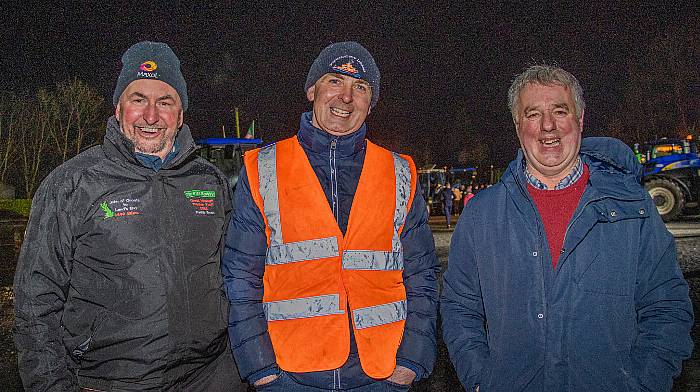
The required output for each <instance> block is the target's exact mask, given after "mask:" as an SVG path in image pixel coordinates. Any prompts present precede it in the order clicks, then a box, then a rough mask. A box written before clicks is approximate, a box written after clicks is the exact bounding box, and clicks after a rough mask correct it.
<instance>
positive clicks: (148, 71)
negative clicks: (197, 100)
mask: <svg viewBox="0 0 700 392" xmlns="http://www.w3.org/2000/svg"><path fill="white" fill-rule="evenodd" d="M122 64H123V66H122V71H121V73H120V74H119V79H117V86H116V88H115V89H114V97H113V98H112V103H114V106H115V107H116V106H117V103H119V98H120V97H121V95H122V93H123V92H124V90H126V87H127V86H128V85H129V83H131V82H133V81H134V80H137V79H155V80H160V81H162V82H165V83H167V84H169V85H170V86H171V87H172V88H174V89H175V91H177V94H178V95H179V96H180V101H181V102H182V110H183V111H186V110H187V105H188V100H187V84H186V83H185V78H184V77H183V76H182V72H180V60H178V58H177V56H175V53H174V52H173V50H172V49H170V47H169V46H168V45H167V44H164V43H162V42H149V41H142V42H139V43H137V44H134V45H132V46H131V47H130V48H129V49H128V50H127V51H126V52H124V55H123V56H122Z"/></svg>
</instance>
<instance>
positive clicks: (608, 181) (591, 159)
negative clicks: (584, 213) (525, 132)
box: [503, 137, 645, 202]
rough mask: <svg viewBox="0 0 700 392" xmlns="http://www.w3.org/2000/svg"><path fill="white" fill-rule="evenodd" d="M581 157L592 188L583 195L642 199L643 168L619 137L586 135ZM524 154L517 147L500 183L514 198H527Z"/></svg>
mask: <svg viewBox="0 0 700 392" xmlns="http://www.w3.org/2000/svg"><path fill="white" fill-rule="evenodd" d="M579 155H580V157H581V160H582V161H583V163H584V164H586V165H587V166H588V170H589V172H590V178H589V184H590V185H591V188H592V191H591V192H586V194H585V195H584V196H585V197H586V198H588V197H592V198H606V197H609V198H613V199H618V200H622V201H633V200H643V199H644V197H645V191H644V188H643V187H642V186H641V185H639V181H640V180H641V174H642V167H641V165H640V164H639V162H638V161H637V158H636V157H635V156H634V153H633V152H632V150H631V149H630V148H629V147H628V146H627V145H625V144H624V143H622V142H621V141H620V140H617V139H613V138H609V137H589V138H584V139H583V140H582V141H581V150H580V152H579ZM523 159H525V158H524V155H523V152H522V150H521V149H519V150H518V156H517V158H516V159H515V160H514V161H512V162H511V163H510V164H509V165H508V169H507V170H506V174H505V175H504V176H503V177H504V178H503V183H504V185H505V186H506V188H507V189H508V190H509V192H510V193H511V195H513V197H514V198H515V200H517V201H519V202H526V201H528V200H529V199H530V197H529V194H528V192H527V186H526V185H527V180H526V179H525V174H524V172H523V170H522V162H523Z"/></svg>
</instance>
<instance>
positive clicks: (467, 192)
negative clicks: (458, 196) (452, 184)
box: [462, 184, 474, 212]
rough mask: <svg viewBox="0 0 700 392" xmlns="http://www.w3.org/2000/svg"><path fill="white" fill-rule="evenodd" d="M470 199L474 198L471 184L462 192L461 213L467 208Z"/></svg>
mask: <svg viewBox="0 0 700 392" xmlns="http://www.w3.org/2000/svg"><path fill="white" fill-rule="evenodd" d="M472 197H474V194H473V193H472V186H471V184H469V185H467V188H466V189H465V190H464V196H463V197H462V198H463V199H464V201H463V205H462V212H464V209H465V208H466V207H467V203H468V202H469V200H471V198H472Z"/></svg>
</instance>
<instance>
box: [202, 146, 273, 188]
mask: <svg viewBox="0 0 700 392" xmlns="http://www.w3.org/2000/svg"><path fill="white" fill-rule="evenodd" d="M261 144H262V139H244V138H232V137H228V138H208V139H200V140H197V145H198V146H199V149H198V150H197V154H198V155H199V156H201V157H202V158H204V159H206V160H208V161H209V162H211V163H213V164H214V165H215V166H216V167H218V168H219V170H221V171H222V172H224V174H225V175H226V178H228V180H229V183H230V184H231V188H232V189H235V188H236V184H237V183H238V174H239V173H240V171H241V168H242V167H243V153H244V152H245V151H247V150H251V149H253V148H257V147H259V146H260V145H261Z"/></svg>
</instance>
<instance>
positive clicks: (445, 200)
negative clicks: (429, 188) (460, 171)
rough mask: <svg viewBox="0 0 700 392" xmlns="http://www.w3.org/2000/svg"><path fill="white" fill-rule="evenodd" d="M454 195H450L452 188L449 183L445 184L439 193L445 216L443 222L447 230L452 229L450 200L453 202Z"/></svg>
mask: <svg viewBox="0 0 700 392" xmlns="http://www.w3.org/2000/svg"><path fill="white" fill-rule="evenodd" d="M454 197H455V195H454V193H452V186H451V185H450V183H449V182H448V183H446V184H445V187H444V188H442V190H441V191H440V200H442V211H443V213H444V214H445V221H446V223H447V228H448V229H450V228H452V200H454Z"/></svg>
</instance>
